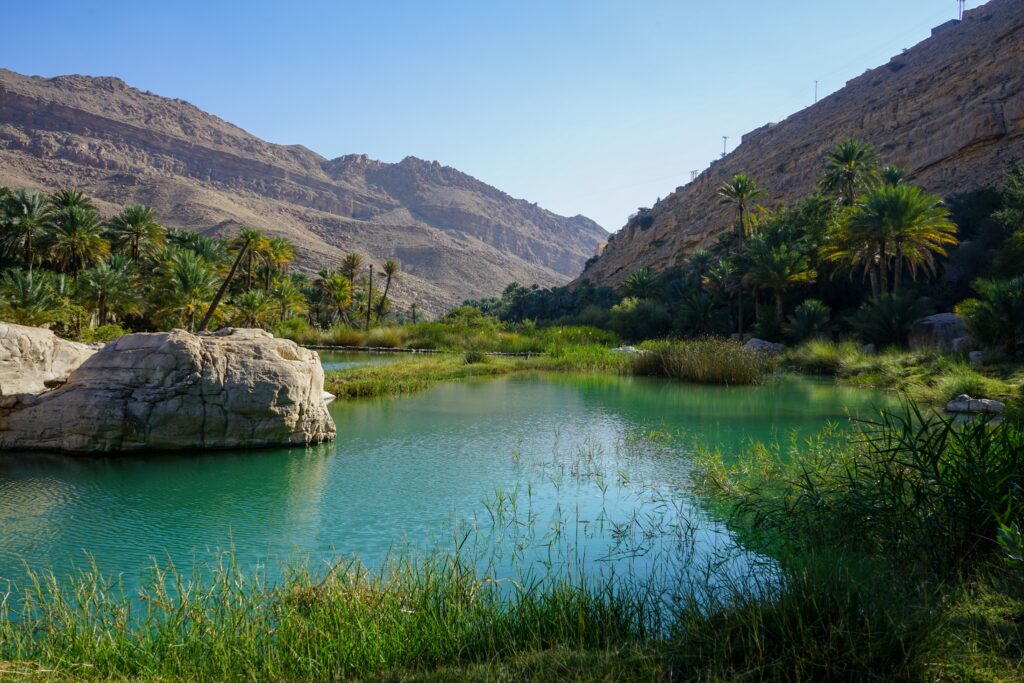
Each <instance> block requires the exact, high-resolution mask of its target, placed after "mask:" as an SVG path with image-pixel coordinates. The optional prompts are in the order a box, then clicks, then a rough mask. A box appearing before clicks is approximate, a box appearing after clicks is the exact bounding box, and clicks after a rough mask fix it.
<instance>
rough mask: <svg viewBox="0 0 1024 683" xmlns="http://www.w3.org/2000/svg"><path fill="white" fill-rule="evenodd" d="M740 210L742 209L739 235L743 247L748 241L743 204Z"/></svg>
mask: <svg viewBox="0 0 1024 683" xmlns="http://www.w3.org/2000/svg"><path fill="white" fill-rule="evenodd" d="M739 209H740V225H739V233H740V244H741V245H742V244H744V243H745V242H746V241H747V231H746V229H745V228H746V226H745V225H743V218H744V215H743V213H744V212H743V205H742V204H740V205H739Z"/></svg>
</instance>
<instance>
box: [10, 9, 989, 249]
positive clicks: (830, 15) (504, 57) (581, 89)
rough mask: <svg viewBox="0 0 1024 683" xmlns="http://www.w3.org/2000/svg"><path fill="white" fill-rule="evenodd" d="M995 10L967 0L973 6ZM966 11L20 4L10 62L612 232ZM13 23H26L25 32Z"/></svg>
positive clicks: (274, 139)
mask: <svg viewBox="0 0 1024 683" xmlns="http://www.w3.org/2000/svg"><path fill="white" fill-rule="evenodd" d="M980 4H982V3H981V2H978V1H976V0H968V3H967V6H968V8H971V7H975V6H978V5H980ZM956 12H957V3H956V1H955V0H899V1H898V2H897V1H894V0H858V1H857V2H853V1H852V0H813V1H812V0H800V1H795V2H794V1H792V0H791V1H790V2H768V1H765V0H761V1H759V2H754V1H753V0H735V1H733V2H702V3H697V2H694V1H692V0H675V1H674V2H673V1H667V0H665V1H660V0H652V1H644V0H633V1H630V0H546V1H544V0H539V1H533V0H515V1H507V2H506V1H504V0H493V1H491V0H479V1H470V0H459V1H455V0H452V1H446V0H430V1H426V0H424V1H422V2H413V1H412V0H407V1H401V0H364V1H363V2H349V1H327V0H324V1H322V2H303V1H301V0H293V1H291V2H286V3H282V2H264V1H262V0H251V1H249V2H242V1H240V0H239V1H237V2H228V1H222V2H213V1H211V0H206V1H191V0H178V1H176V2H169V1H165V2H155V1H151V2H136V1H132V2H120V1H115V0H110V1H103V2H98V1H90V0H80V1H76V2H70V1H69V2H46V1H45V0H43V1H40V2H18V3H8V4H7V5H6V6H5V7H4V23H5V25H6V26H7V30H5V31H4V39H3V41H2V42H0V65H2V66H4V67H7V68H9V69H13V70H15V71H18V72H21V73H26V74H31V75H42V76H54V75H59V74H66V73H81V74H88V75H95V76H99V75H103V76H108V75H112V76H119V77H121V78H123V79H124V80H125V81H127V82H128V83H129V84H130V85H132V86H135V87H137V88H140V89H142V90H150V91H153V92H155V93H157V94H160V95H164V96H167V97H180V98H182V99H185V100H188V101H190V102H192V103H194V104H195V105H197V106H199V107H200V108H202V109H204V110H206V111H209V112H211V113H213V114H216V115H217V116H220V117H222V118H224V119H227V120H228V121H231V122H232V123H235V124H237V125H239V126H241V127H242V128H245V129H246V130H248V131H250V132H252V133H254V134H255V135H258V136H260V137H262V138H265V139H267V140H270V141H272V142H278V143H282V144H295V143H298V144H303V145H305V146H307V147H309V148H311V149H313V150H315V151H316V152H319V153H320V154H323V155H324V156H326V157H335V156H339V155H341V154H349V153H365V154H369V155H370V156H371V157H374V158H377V159H382V160H384V161H398V160H399V159H401V158H402V157H404V156H407V155H414V156H418V157H422V158H425V159H436V160H438V161H440V162H441V163H444V164H447V165H450V166H454V167H456V168H459V169H461V170H463V171H465V172H467V173H470V174H472V175H474V176H476V177H477V178H479V179H481V180H483V181H484V182H487V183H490V184H492V185H495V186H497V187H498V188H500V189H502V190H504V191H506V192H509V193H510V194H512V195H514V196H517V197H522V198H525V199H529V200H530V201H536V202H538V203H540V204H541V205H542V206H544V207H546V208H549V209H551V210H553V211H557V212H558V213H563V214H568V215H573V214H576V213H582V214H585V215H587V216H590V217H591V218H594V219H595V220H597V221H598V222H599V223H601V224H602V225H603V226H604V227H605V228H607V229H609V230H612V231H614V230H617V229H618V228H619V227H621V225H622V224H623V223H624V222H625V219H626V216H627V215H628V214H629V213H631V212H632V211H635V210H636V208H637V207H638V206H648V205H650V204H651V203H653V202H654V200H655V199H656V198H657V197H658V196H664V195H666V194H668V193H669V192H670V191H671V190H672V189H673V188H674V187H675V186H676V185H681V184H683V183H684V182H686V181H687V180H688V179H689V172H690V170H691V169H702V168H704V167H705V166H706V165H707V164H708V162H709V161H710V160H711V159H712V158H714V157H716V156H717V155H719V154H720V153H721V150H722V137H721V136H723V135H728V136H729V137H730V140H729V147H730V149H731V148H732V147H733V146H734V144H735V143H738V142H739V138H740V136H741V135H742V134H743V133H745V132H747V131H749V130H751V129H753V128H756V127H757V126H760V125H762V124H764V123H766V122H768V121H777V120H780V119H782V118H785V117H786V116H787V115H788V114H790V113H792V112H794V111H796V110H798V109H800V108H801V107H804V106H806V105H808V104H811V102H812V101H813V96H814V81H815V80H818V81H819V86H818V87H819V94H820V95H825V94H827V93H830V92H832V91H834V90H837V89H838V88H840V87H842V85H843V83H844V82H845V81H846V80H848V79H849V78H851V77H853V76H856V75H858V74H860V73H862V72H863V71H864V70H865V69H867V68H871V67H874V66H877V65H879V64H882V63H884V62H886V61H888V59H889V57H890V56H891V55H893V54H896V53H898V52H899V51H900V50H901V49H902V48H905V47H910V46H912V45H914V44H915V43H917V42H919V41H920V40H922V39H923V38H925V37H927V36H928V35H929V33H930V29H931V27H933V26H935V25H938V24H940V23H942V22H944V21H947V20H949V19H951V18H954V17H955V15H956ZM17 27H20V28H18V29H17V30H13V28H17Z"/></svg>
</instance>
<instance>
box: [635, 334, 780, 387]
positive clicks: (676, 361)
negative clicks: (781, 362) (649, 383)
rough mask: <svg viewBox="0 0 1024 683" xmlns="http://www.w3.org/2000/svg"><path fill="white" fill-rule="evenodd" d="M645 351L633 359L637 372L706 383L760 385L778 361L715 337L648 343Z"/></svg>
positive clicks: (738, 344) (736, 343)
mask: <svg viewBox="0 0 1024 683" xmlns="http://www.w3.org/2000/svg"><path fill="white" fill-rule="evenodd" d="M641 351H642V353H640V354H639V355H637V356H636V357H635V358H634V361H633V372H634V373H635V374H638V375H654V376H658V377H668V378H670V379H675V380H681V381H685V382H699V383H702V384H759V383H761V382H763V381H764V379H765V378H766V377H767V376H768V374H769V373H771V372H772V371H773V370H774V369H775V367H776V365H777V364H778V362H777V359H776V358H775V357H773V356H771V355H769V354H765V353H756V352H751V351H748V350H747V349H745V348H743V345H742V344H740V343H738V342H733V341H728V340H725V339H718V338H714V337H708V338H706V339H697V340H694V341H678V342H675V341H659V342H648V343H645V344H644V345H643V346H642V348H641Z"/></svg>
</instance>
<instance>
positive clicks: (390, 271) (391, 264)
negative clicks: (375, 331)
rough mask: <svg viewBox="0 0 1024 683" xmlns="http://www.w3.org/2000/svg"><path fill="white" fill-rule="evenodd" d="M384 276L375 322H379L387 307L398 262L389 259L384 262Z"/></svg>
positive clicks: (396, 274)
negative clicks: (382, 291)
mask: <svg viewBox="0 0 1024 683" xmlns="http://www.w3.org/2000/svg"><path fill="white" fill-rule="evenodd" d="M384 275H385V276H386V277H387V280H386V281H385V282H384V294H383V295H382V296H381V299H380V301H379V302H378V303H377V322H378V323H379V322H380V319H381V316H382V315H384V309H385V308H387V305H388V292H389V291H390V290H391V282H392V281H393V280H394V279H395V278H396V277H397V276H398V261H396V260H395V259H392V258H389V259H388V260H387V261H385V262H384Z"/></svg>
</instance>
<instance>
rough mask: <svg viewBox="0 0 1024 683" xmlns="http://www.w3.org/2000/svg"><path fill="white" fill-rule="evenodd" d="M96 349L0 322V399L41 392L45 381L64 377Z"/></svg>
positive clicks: (96, 347)
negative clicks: (1, 397) (0, 397)
mask: <svg viewBox="0 0 1024 683" xmlns="http://www.w3.org/2000/svg"><path fill="white" fill-rule="evenodd" d="M97 349H99V345H96V344H79V343H78V342H73V341H67V340H66V339H61V338H60V337H58V336H57V335H55V334H54V333H53V332H51V331H50V330H46V329H43V328H41V327H26V326H25V325H15V324H13V323H5V322H0V396H11V395H13V394H37V393H39V392H41V391H44V390H45V389H46V383H47V382H53V381H60V380H63V379H65V378H67V376H68V374H69V373H70V372H71V371H72V370H74V369H75V368H77V367H78V366H79V365H81V364H82V362H83V361H84V360H85V359H86V358H88V357H89V356H91V355H92V354H94V353H96V351H97Z"/></svg>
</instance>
